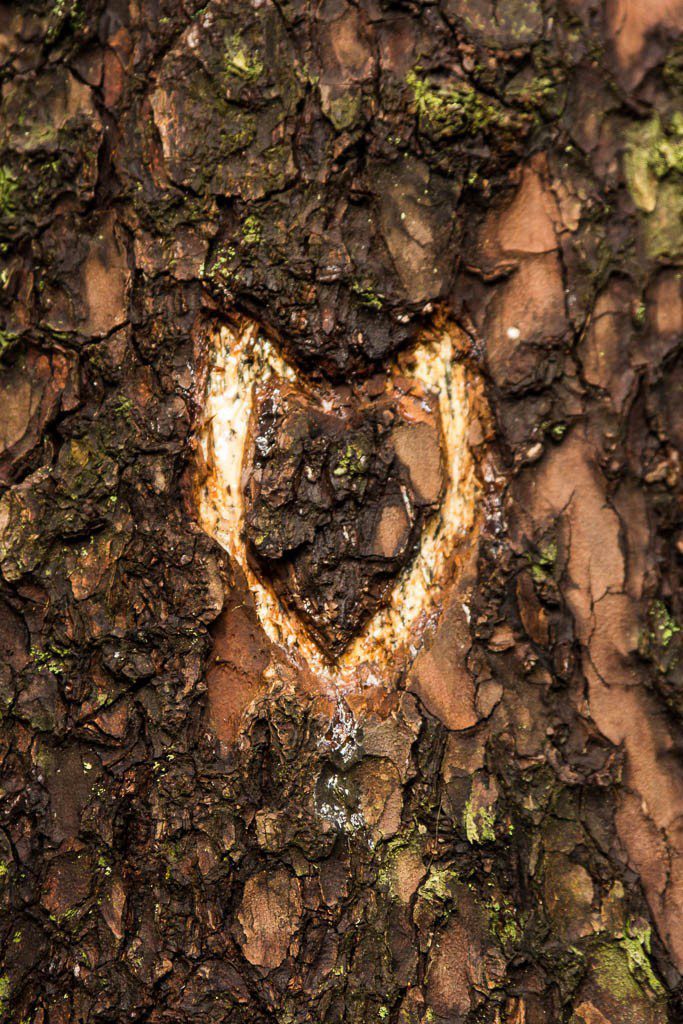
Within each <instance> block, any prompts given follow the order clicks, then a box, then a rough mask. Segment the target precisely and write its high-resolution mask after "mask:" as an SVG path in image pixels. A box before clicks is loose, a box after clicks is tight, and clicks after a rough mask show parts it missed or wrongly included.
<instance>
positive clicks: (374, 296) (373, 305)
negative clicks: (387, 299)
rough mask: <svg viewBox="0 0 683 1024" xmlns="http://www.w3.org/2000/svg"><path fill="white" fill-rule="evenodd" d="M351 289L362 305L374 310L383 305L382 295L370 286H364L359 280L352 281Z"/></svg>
mask: <svg viewBox="0 0 683 1024" xmlns="http://www.w3.org/2000/svg"><path fill="white" fill-rule="evenodd" d="M351 290H352V291H353V293H354V294H355V295H357V296H358V298H359V300H360V302H361V304H362V305H363V306H368V307H369V308H370V309H376V310H380V309H382V306H383V305H384V302H383V299H382V296H381V295H379V294H378V293H377V292H375V291H373V289H372V288H364V287H363V285H362V284H361V283H360V281H354V282H353V284H352V285H351Z"/></svg>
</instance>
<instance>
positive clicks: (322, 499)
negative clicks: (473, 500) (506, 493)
mask: <svg viewBox="0 0 683 1024" xmlns="http://www.w3.org/2000/svg"><path fill="white" fill-rule="evenodd" d="M442 447H443V446H442V431H441V421H440V415H439V410H438V404H437V402H436V400H435V398H434V397H433V396H432V395H430V394H429V393H428V392H427V391H426V390H425V389H424V388H423V387H422V386H421V385H420V384H419V383H418V382H417V381H415V380H414V379H407V378H404V377H399V376H398V375H394V376H393V377H391V378H385V377H381V378H379V377H377V378H373V379H371V380H370V381H369V382H366V383H365V384H362V385H357V386H355V387H354V388H353V389H348V388H347V389H344V390H337V391H335V392H326V393H325V395H324V396H322V397H320V398H317V399H316V396H314V395H313V394H312V393H311V392H304V391H302V390H301V389H300V388H297V387H295V386H294V385H292V384H290V383H288V382H286V381H285V380H283V379H280V378H276V377H275V378H271V379H270V381H269V382H268V383H267V384H261V385H256V393H255V396H254V406H253V412H252V419H251V424H250V430H249V437H248V439H247V446H246V451H245V460H244V468H243V474H242V487H243V494H244V508H245V517H244V528H245V540H246V543H247V549H248V552H249V557H250V561H251V563H252V566H253V568H254V569H255V571H257V572H258V574H259V575H260V576H261V578H262V579H264V580H266V581H269V582H270V584H271V585H272V587H273V589H274V590H275V593H276V594H277V596H278V597H279V599H280V601H281V602H282V603H283V604H284V605H285V606H286V607H288V608H290V609H292V610H294V611H295V612H296V613H297V614H298V616H299V618H300V619H301V621H302V622H303V624H304V626H305V627H306V629H307V631H308V632H309V633H310V634H311V635H312V636H313V638H314V639H315V640H316V642H317V643H318V645H319V646H320V647H321V648H322V650H323V651H324V652H325V653H326V654H327V655H328V657H330V658H332V659H335V658H338V657H339V655H340V654H341V653H342V652H343V651H344V649H345V648H346V647H347V645H348V644H349V642H350V641H351V640H352V639H353V638H354V637H355V636H357V635H358V633H359V632H360V630H361V629H362V627H363V625H364V624H365V623H366V622H367V621H368V619H369V618H370V617H371V616H372V615H373V613H374V612H375V610H376V609H377V607H378V606H379V605H380V604H382V603H383V602H384V601H385V600H386V598H387V596H388V594H389V592H390V591H391V588H392V586H393V584H394V583H395V581H396V578H397V576H398V574H399V573H400V572H401V571H402V570H403V569H404V567H405V566H406V565H407V564H408V562H409V561H410V560H411V558H412V557H413V555H414V553H415V550H416V548H417V546H418V543H419V540H420V535H421V532H422V528H423V526H424V524H425V522H426V520H427V519H428V518H429V516H430V515H431V514H432V513H433V512H434V511H435V509H437V508H438V506H439V503H440V501H441V499H442V496H443V492H444V485H445V479H444V465H443V463H444V460H443V454H442Z"/></svg>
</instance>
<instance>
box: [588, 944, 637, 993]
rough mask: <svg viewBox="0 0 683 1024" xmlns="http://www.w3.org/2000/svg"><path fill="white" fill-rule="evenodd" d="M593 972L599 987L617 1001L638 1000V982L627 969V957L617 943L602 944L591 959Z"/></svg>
mask: <svg viewBox="0 0 683 1024" xmlns="http://www.w3.org/2000/svg"><path fill="white" fill-rule="evenodd" d="M593 973H594V975H595V980H596V982H597V984H598V985H599V987H600V988H601V989H602V990H603V991H604V992H608V993H609V994H610V995H612V996H613V997H614V998H615V999H616V1000H617V1001H618V1002H622V1003H627V1002H630V1001H634V1002H636V1003H637V1002H639V1001H640V999H641V998H642V997H641V991H640V987H639V985H638V982H637V981H636V980H635V978H634V977H633V976H632V974H631V972H630V970H629V962H628V957H627V956H626V953H625V951H624V950H623V949H622V948H621V945H620V944H619V943H615V944H614V945H611V946H603V947H602V948H601V949H600V950H598V952H597V953H596V954H595V956H594V959H593Z"/></svg>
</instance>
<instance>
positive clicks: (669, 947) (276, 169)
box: [0, 0, 683, 1024]
mask: <svg viewBox="0 0 683 1024" xmlns="http://www.w3.org/2000/svg"><path fill="white" fill-rule="evenodd" d="M682 21H683V12H682V11H681V7H680V3H679V2H678V0H652V2H651V3H649V4H641V3H636V2H635V0H610V2H608V3H606V4H602V3H595V2H593V0H564V2H550V0H548V2H543V3H542V2H539V0H498V2H497V3H493V2H490V0H441V2H439V3H433V4H429V5H418V4H414V3H411V2H405V3H402V4H398V3H397V4H389V3H383V2H377V3H370V2H368V3H362V4H359V5H352V4H346V3H341V2H336V0H327V2H323V3H321V4H319V5H316V6H308V5H304V4H301V3H298V2H285V3H278V4H275V3H270V2H267V0H266V2H261V3H254V4H252V5H250V4H248V3H241V2H237V0H232V2H230V3H227V2H218V0H210V2H208V3H205V2H199V0H197V2H194V0H185V2H178V0H173V2H171V0H142V2H137V3H135V2H133V0H112V2H108V3H104V2H101V0H58V2H50V3H39V2H30V0H29V2H24V3H22V4H6V5H5V6H4V7H3V8H2V10H0V68H1V74H2V115H1V117H0V288H1V292H0V297H1V306H0V354H1V359H2V374H1V377H0V389H1V390H2V399H3V401H2V421H1V422H0V477H1V480H2V486H3V492H2V496H1V497H0V573H1V579H0V584H1V598H0V599H1V602H2V607H1V609H0V643H1V645H2V654H3V657H2V661H1V663H0V704H1V709H2V722H1V727H2V740H1V743H2V747H1V749H2V762H3V778H2V789H1V790H0V847H1V849H0V941H1V942H2V970H1V971H0V1016H1V1017H2V1019H5V1020H7V1021H11V1022H13V1024H14V1022H26V1024H29V1022H30V1024H75V1022H79V1024H80V1022H102V1024H105V1022H111V1024H119V1022H121V1021H124V1020H126V1021H140V1022H142V1021H145V1022H154V1024H157V1022H158V1024H162V1022H168V1024H171V1022H173V1024H175V1022H178V1024H180V1022H183V1024H187V1022H190V1021H202V1024H218V1022H231V1024H232V1022H241V1021H245V1022H246V1021H248V1022H249V1024H257V1022H266V1021H278V1022H280V1024H285V1022H286V1024H293V1022H299V1021H301V1022H307V1021H323V1020H324V1021H326V1022H330V1024H333V1022H336V1021H338V1022H359V1024H360V1022H363V1024H366V1022H369V1021H375V1020H379V1021H388V1022H390V1024H413V1022H416V1024H417V1022H424V1024H427V1022H444V1024H446V1022H448V1024H450V1022H463V1024H474V1022H487V1024H489V1022H490V1024H498V1022H500V1024H503V1022H506V1024H507V1022H509V1024H540V1022H547V1024H554V1022H557V1021H561V1022H567V1024H604V1022H605V1021H607V1022H608V1024H643V1022H647V1024H660V1022H664V1021H667V1020H670V1021H673V1022H676V1021H679V1020H681V1019H683V1004H682V1002H681V986H680V972H681V970H683V837H682V834H681V827H680V814H681V807H682V806H683V768H682V767H681V763H680V736H681V714H682V713H683V696H682V694H683V690H682V688H681V680H680V648H681V632H680V625H679V623H680V588H679V587H678V585H677V575H676V574H677V571H678V567H679V564H680V552H681V549H682V548H683V540H682V537H681V520H680V506H679V504H678V499H679V497H680V444H681V434H682V426H681V423H682V419H681V410H682V409H683V405H682V403H681V366H682V364H681V360H680V353H679V345H680V338H681V333H682V327H683V299H682V298H681V271H680V269H679V267H680V260H681V256H682V255H683V252H682V248H681V238H682V237H683V235H682V233H681V215H682V211H683V199H682V192H681V173H682V171H683V122H682V120H681V113H680V93H681V84H682V81H683V72H682V66H683V58H682V56H681V46H680V42H679V41H678V33H679V32H680V28H681V22H682ZM236 312H240V313H248V314H249V315H251V316H253V317H254V318H256V319H257V320H258V321H259V323H260V324H261V325H262V326H263V329H264V330H265V331H267V332H268V333H269V335H270V336H271V337H272V338H273V339H274V340H275V342H276V343H277V344H278V345H279V346H281V348H282V350H283V351H284V352H286V353H287V354H288V356H289V358H291V359H293V360H294V361H295V362H296V364H297V366H298V367H299V368H300V372H301V374H302V375H303V376H304V377H306V378H308V379H310V380H311V381H318V382H320V381H325V382H327V383H328V384H329V385H331V384H333V385H334V386H337V387H344V386H346V387H357V388H362V387H363V386H367V384H365V385H364V384H363V383H362V382H367V380H368V379H369V378H370V377H371V375H372V374H374V373H376V372H378V371H379V370H381V368H382V367H383V366H384V365H385V361H386V359H387V358H388V356H389V355H390V354H391V353H394V352H396V351H398V350H399V349H401V348H403V347H405V346H408V345H409V344H410V343H411V342H412V340H413V339H415V338H416V337H417V335H418V333H419V332H420V331H421V330H424V329H431V328H433V327H434V325H435V324H437V325H438V323H439V321H440V320H444V319H448V318H451V319H453V320H454V321H455V322H457V323H458V324H459V325H460V327H461V328H462V330H463V331H464V332H465V336H466V338H467V339H468V344H467V346H466V351H463V353H462V354H461V356H460V357H461V358H462V359H464V360H466V361H468V362H469V363H470V364H471V365H472V366H473V367H476V369H477V370H478V371H479V372H480V373H481V374H483V376H484V378H485V381H486V388H487V397H488V402H489V405H490V408H491V411H492V416H493V426H492V428H491V429H490V430H488V428H487V431H486V436H477V431H473V436H472V438H471V441H470V443H471V444H472V445H473V446H475V447H476V446H477V445H482V446H483V445H485V446H486V448H487V452H488V454H487V458H486V461H485V462H482V468H481V475H482V479H481V488H482V500H481V505H482V508H481V516H482V522H481V529H480V531H479V534H478V538H477V541H476V545H475V546H474V549H473V551H472V552H471V553H470V557H469V558H466V559H463V561H462V564H461V566H460V570H459V573H458V575H457V578H456V579H455V581H454V587H453V590H452V592H451V594H450V598H449V603H448V604H447V606H446V607H444V609H443V610H442V614H441V616H440V618H439V620H438V622H437V623H435V624H434V629H433V631H432V633H431V635H430V636H429V638H428V639H427V641H426V642H425V644H424V645H423V647H422V648H421V649H420V650H419V651H418V652H416V656H415V660H414V661H413V663H412V665H411V667H410V668H409V669H408V670H406V672H405V673H404V674H403V675H402V676H401V678H400V679H399V680H398V682H395V681H392V682H391V684H390V685H389V684H388V683H387V684H385V683H384V682H383V681H382V680H381V679H380V680H375V681H374V683H373V685H367V686H364V687H359V688H357V689H356V690H353V691H345V692H343V693H341V692H339V693H335V692H331V691H330V692H327V691H323V690H321V689H320V687H319V686H317V685H315V681H314V680H312V678H311V676H310V673H307V672H306V671H305V670H303V669H301V668H300V667H299V666H297V665H296V664H294V663H293V662H292V661H291V659H290V658H289V657H288V656H287V655H286V654H285V653H284V652H282V651H279V650H277V649H275V647H274V645H273V644H272V643H271V642H270V641H269V640H268V638H267V637H266V636H265V634H264V632H263V630H262V629H261V627H260V625H259V622H258V619H257V616H256V614H255V610H254V605H253V600H252V597H251V595H250V593H249V590H248V587H247V584H246V581H245V579H244V576H243V574H242V573H241V571H240V570H239V567H238V566H236V565H234V564H231V561H230V559H229V558H228V556H227V554H226V553H225V552H224V551H223V550H222V549H221V547H220V546H219V545H218V544H217V543H216V542H214V541H213V540H211V539H210V538H209V537H208V536H207V535H206V534H205V533H204V532H203V531H202V530H201V528H200V527H199V525H198V523H197V515H196V509H195V507H194V504H193V497H192V484H191V481H192V479H193V476H194V474H195V473H196V454H195V448H196V445H195V435H196V427H197V423H198V420H199V418H200V416H201V408H202V403H203V397H204V391H203V387H204V374H205V369H206V363H207V346H208V341H207V337H208V325H209V324H214V323H215V322H216V321H217V320H221V319H224V320H226V321H229V320H230V318H231V317H233V316H234V315H235V314H236ZM304 418H305V419H306V422H307V424H310V423H312V422H313V420H312V419H311V414H310V412H308V411H305V412H304ZM371 422H373V421H371ZM399 429H400V428H399ZM322 436H323V437H325V436H326V435H325V431H323V434H322ZM370 449H371V452H372V460H380V455H381V450H382V448H381V445H380V444H379V442H376V441H375V440H373V443H372V445H370ZM332 453H333V444H332V443H331V442H327V441H326V442H325V459H327V460H328V461H329V465H330V467H331V474H332V477H333V479H336V478H334V467H335V466H337V464H338V463H337V462H335V461H334V460H335V456H334V455H333V454H332ZM350 464H351V463H349V465H350ZM372 464H373V467H374V466H375V461H373V462H372ZM395 465H396V464H395V463H392V466H394V467H395ZM394 471H395V469H392V470H391V471H388V476H385V477H382V473H380V472H379V470H377V471H375V469H374V468H373V478H374V479H376V480H380V479H382V480H385V481H389V482H391V480H392V479H393V477H392V473H393V472H394ZM382 472H383V471H382ZM408 475H410V474H408ZM405 483H406V481H404V485H405ZM387 486H388V485H387ZM380 490H381V487H380ZM389 490H390V488H389ZM418 492H419V487H417V486H415V488H414V493H415V494H417V493H418ZM259 493H260V495H261V498H263V491H262V490H261V491H260V492H258V491H257V492H256V496H255V504H254V510H255V513H256V512H258V510H259V509H261V510H262V509H263V508H265V507H266V506H265V505H261V504H259V500H260V499H259ZM349 500H350V499H349ZM385 500H387V501H388V497H386V496H385V497H382V501H385ZM380 504H381V502H380ZM411 529H412V527H411ZM257 536H260V534H258V535H256V534H254V537H253V540H254V542H255V546H256V547H257V548H258V546H259V545H258V542H257V541H256V538H257ZM411 536H412V535H411ZM408 547H409V544H408ZM408 547H406V550H407V549H408ZM278 550H279V549H278ZM394 557H399V556H396V555H392V558H394ZM268 571H271V570H268ZM360 571H362V572H367V571H369V570H368V568H367V566H366V565H365V564H363V565H362V566H361V567H360ZM339 628H341V630H342V632H341V633H335V634H334V635H335V636H341V637H342V638H343V637H344V636H345V635H346V634H345V633H344V632H343V630H344V629H345V628H346V627H345V626H343V624H342V625H341V626H340V625H339V623H336V624H335V625H334V629H335V630H337V629H339ZM331 636H332V633H329V634H328V635H327V642H328V644H329V643H330V642H337V641H336V640H332V641H331V640H330V637H331ZM339 642H342V641H341V640H340V641H339Z"/></svg>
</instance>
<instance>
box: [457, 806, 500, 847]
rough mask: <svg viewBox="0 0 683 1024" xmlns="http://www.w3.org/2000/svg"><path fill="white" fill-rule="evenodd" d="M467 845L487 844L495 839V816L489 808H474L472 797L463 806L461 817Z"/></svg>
mask: <svg viewBox="0 0 683 1024" xmlns="http://www.w3.org/2000/svg"><path fill="white" fill-rule="evenodd" d="M463 821H464V825H465V835H466V836H467V841H468V843H488V842H493V840H495V838H496V831H495V827H494V826H495V824H496V816H495V814H494V812H493V811H492V810H491V808H490V807H474V806H473V804H472V797H470V798H469V799H468V801H467V803H466V804H465V813H464V816H463Z"/></svg>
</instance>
